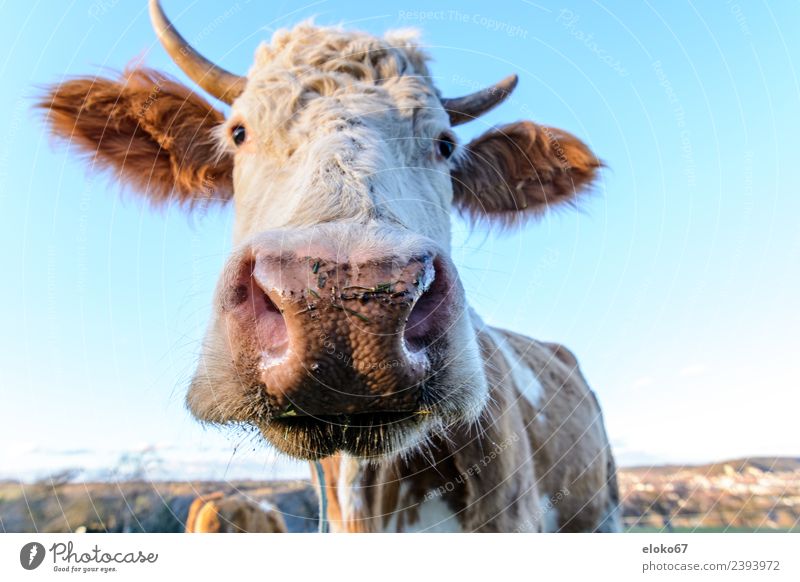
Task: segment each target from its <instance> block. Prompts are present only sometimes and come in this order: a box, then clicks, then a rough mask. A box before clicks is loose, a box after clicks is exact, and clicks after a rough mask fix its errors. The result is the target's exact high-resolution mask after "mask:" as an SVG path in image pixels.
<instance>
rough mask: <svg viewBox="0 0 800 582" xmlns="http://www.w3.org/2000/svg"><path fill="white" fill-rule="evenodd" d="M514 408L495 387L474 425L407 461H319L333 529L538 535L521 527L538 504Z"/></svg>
mask: <svg viewBox="0 0 800 582" xmlns="http://www.w3.org/2000/svg"><path fill="white" fill-rule="evenodd" d="M481 335H483V334H481ZM481 339H482V340H484V339H485V338H481ZM481 344H482V347H483V348H486V347H487V346H486V344H485V342H484V341H481ZM491 349H492V346H489V349H488V350H485V352H484V354H485V355H488V357H489V359H488V360H485V361H487V369H496V368H497V367H498V366H500V365H502V362H498V361H497V360H496V357H492V356H491V355H490V354H488V353H487V351H491ZM495 351H496V350H495ZM501 371H502V370H501ZM506 376H507V374H506ZM511 401H513V399H512V398H510V395H509V393H508V388H507V387H506V384H505V383H504V382H498V383H493V388H492V390H491V402H492V404H491V405H490V406H489V407H487V409H486V411H485V412H484V414H483V415H482V417H481V419H480V420H479V422H477V423H475V424H474V425H472V426H466V427H463V428H462V429H459V430H455V431H453V432H450V433H448V435H447V437H441V436H434V437H433V438H432V439H431V440H430V445H429V446H428V447H426V448H425V449H423V450H421V451H418V452H416V453H414V454H412V455H411V456H410V457H409V458H406V459H402V458H398V459H395V460H392V461H386V462H384V463H381V464H377V465H376V464H374V463H370V462H368V461H364V460H359V459H354V458H351V457H347V456H344V455H338V456H335V457H330V458H327V459H325V460H323V461H322V465H323V468H324V472H325V482H326V483H325V485H326V491H327V498H328V517H329V520H330V525H331V530H332V531H512V530H515V529H518V528H521V529H532V530H534V529H536V528H537V527H538V524H536V523H526V520H530V516H531V515H534V514H535V513H536V503H537V501H536V500H537V490H536V484H535V482H534V480H533V475H534V471H533V470H532V467H530V466H528V464H530V463H532V462H533V461H532V457H533V455H532V446H531V443H530V441H529V438H528V436H527V434H528V433H527V431H526V430H525V425H524V423H522V422H521V416H520V412H519V410H518V409H517V407H513V406H508V404H509V403H510V402H511ZM520 524H522V525H520Z"/></svg>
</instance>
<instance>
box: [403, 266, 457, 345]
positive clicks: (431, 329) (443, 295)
mask: <svg viewBox="0 0 800 582" xmlns="http://www.w3.org/2000/svg"><path fill="white" fill-rule="evenodd" d="M436 267H437V265H436V261H435V262H434V265H433V267H432V268H431V269H430V272H426V273H425V275H426V276H428V277H433V280H432V281H429V282H428V283H429V284H428V285H427V289H424V290H423V291H422V294H421V295H420V296H419V298H418V299H417V301H416V303H414V307H413V308H412V309H411V313H410V314H409V316H408V320H407V321H406V325H405V329H404V330H403V339H404V341H405V345H406V348H407V349H408V350H409V351H410V352H412V353H415V352H420V351H422V350H424V349H427V348H429V347H430V346H431V345H432V344H434V343H435V342H436V340H437V339H438V335H439V333H438V332H439V331H440V329H439V328H440V325H439V324H438V321H439V320H440V319H441V315H442V313H441V312H442V310H444V309H447V307H448V304H449V301H450V297H449V294H450V293H449V285H448V284H447V277H446V276H445V272H444V270H443V269H438V268H436Z"/></svg>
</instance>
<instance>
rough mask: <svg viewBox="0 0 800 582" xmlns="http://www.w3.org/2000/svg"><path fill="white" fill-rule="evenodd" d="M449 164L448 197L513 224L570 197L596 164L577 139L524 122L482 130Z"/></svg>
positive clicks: (483, 215)
mask: <svg viewBox="0 0 800 582" xmlns="http://www.w3.org/2000/svg"><path fill="white" fill-rule="evenodd" d="M455 164H456V167H455V168H454V169H453V172H452V178H453V202H454V204H455V205H456V206H457V207H458V208H459V209H461V210H462V211H465V212H466V213H467V214H469V215H470V216H471V217H472V218H474V219H477V220H480V219H484V218H488V219H500V220H501V221H503V222H506V223H513V222H515V221H517V220H518V219H520V218H524V217H525V216H529V215H535V214H538V213H542V212H544V211H545V210H546V209H547V208H548V207H549V206H551V205H553V204H560V203H563V202H569V201H571V200H574V199H575V197H576V196H577V195H578V194H579V193H580V192H581V191H583V190H585V189H586V188H587V187H588V186H589V185H590V184H591V183H592V181H593V180H594V179H595V177H596V176H597V170H598V168H600V166H601V165H602V163H601V162H600V160H598V159H597V157H596V156H595V155H594V154H593V153H592V151H591V150H590V149H589V148H588V147H587V146H586V145H585V144H584V143H583V142H581V141H580V140H579V139H578V138H576V137H575V136H573V135H571V134H569V133H567V132H566V131H563V130H560V129H554V128H551V127H544V126H541V125H536V124H534V123H532V122H530V121H521V122H518V123H512V124H510V125H505V126H502V127H498V128H495V129H492V130H490V131H487V132H486V133H484V134H483V135H481V136H479V137H478V138H476V139H474V140H473V141H471V142H470V143H469V144H467V146H466V148H465V151H463V152H462V153H461V155H460V156H459V157H458V158H457V159H456V162H455Z"/></svg>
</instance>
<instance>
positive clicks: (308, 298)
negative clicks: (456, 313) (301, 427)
mask: <svg viewBox="0 0 800 582" xmlns="http://www.w3.org/2000/svg"><path fill="white" fill-rule="evenodd" d="M229 272H231V273H232V274H233V275H232V276H231V277H229V279H228V281H229V282H228V283H227V291H226V292H225V293H224V295H223V311H224V312H225V318H226V321H227V325H228V334H229V340H230V342H231V346H232V347H234V348H235V349H234V353H235V354H236V357H237V358H238V359H239V360H240V362H239V363H242V362H244V363H246V365H247V366H248V367H249V368H252V369H253V374H254V376H255V378H257V382H258V383H260V384H261V385H262V386H263V389H264V392H265V394H266V397H267V400H268V402H269V405H270V406H269V410H270V411H271V415H272V416H273V417H285V416H292V415H313V416H326V415H342V414H358V413H371V412H405V411H417V410H420V409H421V408H424V407H425V404H426V402H425V390H424V385H425V380H426V377H427V375H428V373H429V367H430V363H429V355H430V353H431V351H432V350H435V349H436V344H437V342H440V341H441V337H442V336H443V334H444V332H445V331H446V327H447V325H448V324H447V322H448V321H449V319H450V317H449V316H448V312H449V311H450V307H451V305H452V303H453V301H452V297H451V295H452V289H451V285H450V282H451V281H452V277H451V276H450V275H449V272H450V267H449V266H447V265H446V264H445V263H444V262H443V261H442V260H440V259H438V258H437V257H436V256H435V255H434V254H432V253H422V254H420V255H418V256H415V257H413V258H412V259H410V260H403V261H400V260H398V259H396V258H391V257H390V258H385V259H379V260H370V261H366V262H360V263H357V262H350V261H336V260H333V259H331V258H322V257H313V256H298V255H296V254H288V255H287V254H273V253H270V252H264V251H253V252H251V253H249V254H246V256H245V258H240V259H238V265H236V266H235V267H234V268H233V269H231V270H229ZM440 347H441V346H440Z"/></svg>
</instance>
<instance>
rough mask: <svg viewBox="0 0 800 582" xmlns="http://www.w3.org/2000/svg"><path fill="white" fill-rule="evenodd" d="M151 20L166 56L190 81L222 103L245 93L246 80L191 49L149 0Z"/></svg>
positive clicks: (158, 8)
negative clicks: (170, 58) (167, 54)
mask: <svg viewBox="0 0 800 582" xmlns="http://www.w3.org/2000/svg"><path fill="white" fill-rule="evenodd" d="M150 20H151V22H152V23H153V28H154V29H155V31H156V34H157V35H158V39H159V40H160V41H161V44H162V45H164V48H165V49H166V50H167V53H169V56H170V57H172V60H173V61H175V64H177V65H178V66H179V67H180V68H181V69H182V70H183V72H184V73H186V74H187V75H189V77H190V78H191V79H192V81H194V82H195V83H197V84H198V85H200V87H202V88H203V89H205V90H206V91H208V92H209V93H210V94H211V95H213V96H214V97H216V98H217V99H219V100H220V101H224V102H225V103H232V102H233V100H234V99H236V98H237V97H238V96H239V95H240V94H241V92H242V91H244V85H245V82H246V81H247V77H240V76H239V75H234V74H233V73H229V72H228V71H226V70H225V69H223V68H221V67H218V66H217V65H215V64H214V63H212V62H211V61H209V60H208V59H207V58H205V57H204V56H203V55H201V54H200V53H198V52H197V51H196V50H194V49H193V48H192V46H191V45H190V44H189V43H188V42H186V40H185V39H184V38H183V37H182V36H181V35H180V33H179V32H178V31H177V30H175V27H174V26H173V25H172V23H171V22H170V21H169V18H167V15H166V14H164V10H163V9H162V8H161V3H160V2H159V0H150Z"/></svg>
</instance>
